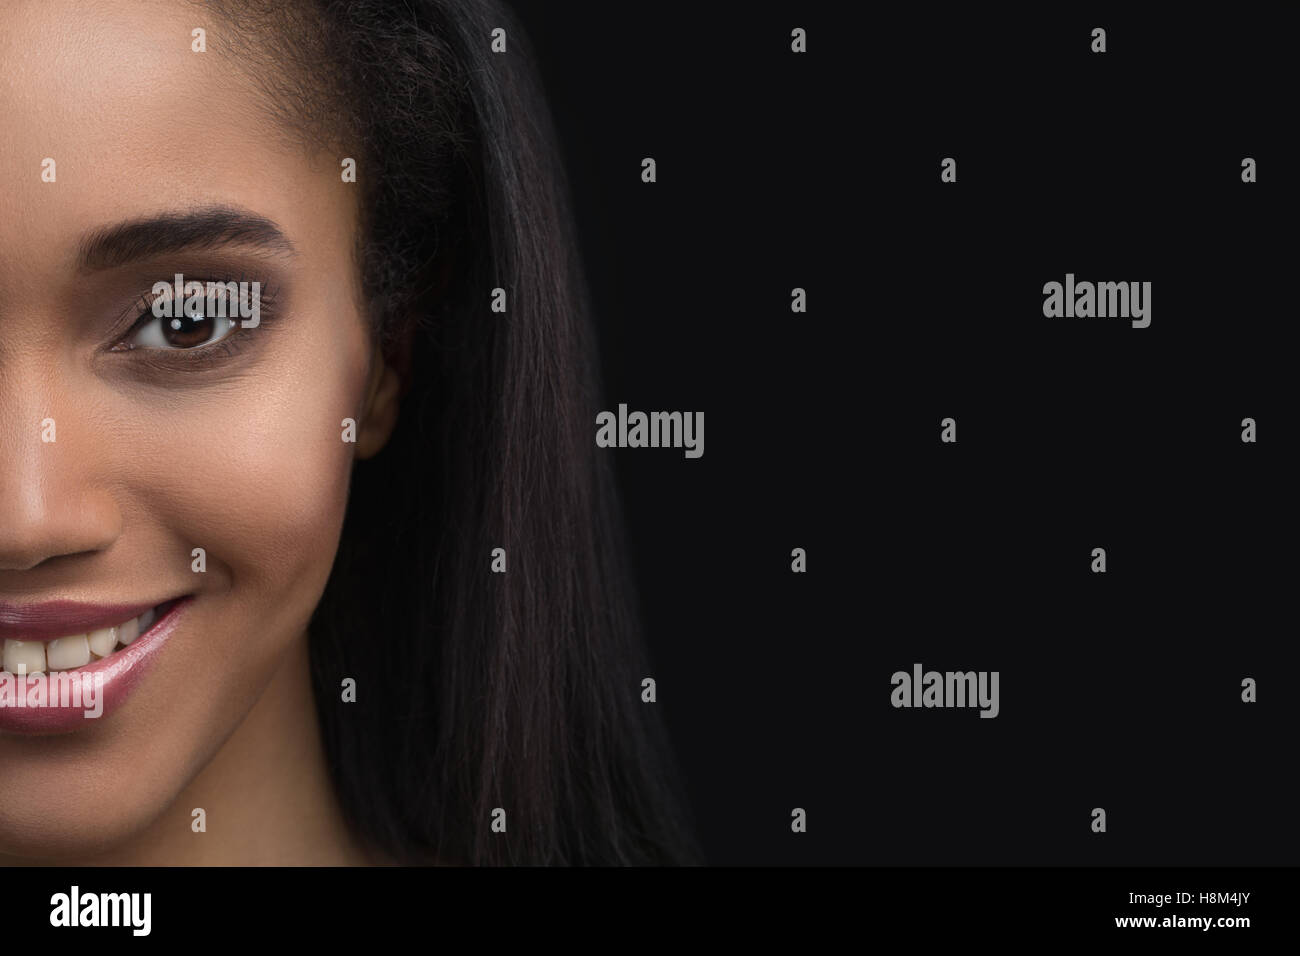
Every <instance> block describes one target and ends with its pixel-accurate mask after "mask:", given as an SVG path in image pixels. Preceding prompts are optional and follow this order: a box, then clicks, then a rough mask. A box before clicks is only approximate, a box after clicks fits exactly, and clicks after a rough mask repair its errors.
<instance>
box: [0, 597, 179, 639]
mask: <svg viewBox="0 0 1300 956" xmlns="http://www.w3.org/2000/svg"><path fill="white" fill-rule="evenodd" d="M160 603H163V602H151V603H140V604H86V603H82V602H80V601H47V602H46V603H44V604H6V603H4V602H3V601H0V638H5V639H9V640H29V641H31V640H35V641H39V640H52V639H54V638H57V637H68V636H70V635H74V634H86V633H88V632H90V631H94V630H98V629H99V628H103V627H113V626H114V625H117V624H122V623H125V622H126V621H129V620H131V618H134V617H139V616H140V615H141V614H143V613H144V612H145V611H148V610H150V609H151V608H155V607H157V606H158V604H160Z"/></svg>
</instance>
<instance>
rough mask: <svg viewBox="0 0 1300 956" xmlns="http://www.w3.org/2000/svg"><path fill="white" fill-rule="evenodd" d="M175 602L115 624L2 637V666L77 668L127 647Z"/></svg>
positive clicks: (19, 670) (13, 670)
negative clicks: (60, 633) (23, 637)
mask: <svg viewBox="0 0 1300 956" xmlns="http://www.w3.org/2000/svg"><path fill="white" fill-rule="evenodd" d="M175 603H176V602H175V601H167V602H165V603H163V604H159V605H156V606H154V607H150V608H149V609H147V610H145V611H143V612H142V613H140V614H138V615H136V616H133V617H130V618H128V619H127V620H124V621H120V622H119V623H117V624H112V625H109V626H108V627H96V628H93V629H88V630H86V631H84V632H82V633H77V634H65V635H64V636H62V637H53V638H48V639H41V638H39V637H33V638H31V639H28V640H16V639H13V638H5V642H4V668H3V669H4V670H6V671H8V672H9V673H10V674H24V673H26V674H43V673H49V672H53V671H72V670H77V669H78V668H81V667H85V666H86V665H87V664H90V663H91V662H92V661H100V660H104V659H105V658H107V657H111V656H113V655H114V654H116V653H117V652H118V651H120V650H123V649H124V648H127V647H130V646H131V645H132V644H133V643H135V641H136V639H137V638H139V637H141V636H143V635H145V634H147V633H148V632H149V629H150V628H152V627H153V626H154V624H155V623H156V622H157V621H158V619H159V618H160V617H162V616H163V615H165V614H166V613H167V611H169V610H170V609H171V606H172V605H173V604H175ZM109 613H113V612H111V611H110V612H109ZM53 626H61V625H59V624H55V625H53ZM6 630H10V629H9V628H7V629H6Z"/></svg>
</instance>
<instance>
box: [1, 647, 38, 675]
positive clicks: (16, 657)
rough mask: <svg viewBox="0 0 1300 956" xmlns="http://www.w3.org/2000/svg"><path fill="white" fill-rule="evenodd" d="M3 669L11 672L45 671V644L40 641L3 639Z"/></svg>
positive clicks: (33, 672) (35, 672)
mask: <svg viewBox="0 0 1300 956" xmlns="http://www.w3.org/2000/svg"><path fill="white" fill-rule="evenodd" d="M5 670H7V671H8V672H9V673H11V674H43V673H45V644H44V643H43V642H41V641H10V640H6V641H5Z"/></svg>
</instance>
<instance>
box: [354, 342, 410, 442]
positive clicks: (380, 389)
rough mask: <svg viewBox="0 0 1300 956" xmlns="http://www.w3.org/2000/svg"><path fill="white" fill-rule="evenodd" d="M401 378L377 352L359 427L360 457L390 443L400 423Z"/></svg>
mask: <svg viewBox="0 0 1300 956" xmlns="http://www.w3.org/2000/svg"><path fill="white" fill-rule="evenodd" d="M401 399H402V379H401V376H400V375H399V374H398V373H397V371H396V370H395V369H394V368H393V367H392V366H391V365H389V363H388V362H387V361H386V360H385V359H384V357H383V356H381V355H376V356H375V365H374V368H373V369H371V372H370V381H369V383H368V384H367V387H366V406H365V410H364V412H363V413H362V414H363V417H362V419H361V424H360V427H359V428H358V429H357V458H370V457H372V456H374V455H377V454H378V453H379V451H380V450H381V449H382V448H383V447H384V445H386V444H388V439H389V438H390V437H392V434H393V428H394V426H395V425H396V424H397V411H398V408H399V407H400V405H401Z"/></svg>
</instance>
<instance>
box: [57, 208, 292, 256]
mask: <svg viewBox="0 0 1300 956" xmlns="http://www.w3.org/2000/svg"><path fill="white" fill-rule="evenodd" d="M225 246H242V247H245V248H248V249H253V250H258V251H261V252H264V253H267V254H269V255H275V256H282V257H293V256H295V255H297V250H296V249H295V248H294V245H293V243H292V242H290V241H289V237H288V236H286V235H285V234H284V232H283V231H282V230H281V229H280V227H279V226H277V225H276V224H275V223H274V222H272V221H271V220H270V219H267V218H265V217H264V216H259V215H257V214H256V213H253V212H249V211H248V210H246V209H240V208H238V207H235V206H208V207H204V208H201V209H194V210H189V211H186V212H169V213H163V214H161V215H157V216H147V217H143V218H140V219H129V220H126V221H125V222H119V223H115V224H113V225H111V226H103V227H101V228H99V229H95V230H93V231H91V232H88V233H86V235H85V236H84V237H83V238H82V240H81V242H80V243H79V245H78V254H77V260H78V263H79V268H80V269H81V271H83V272H95V271H99V270H102V269H113V268H116V267H118V266H122V265H125V264H127V263H130V262H134V261H136V260H137V259H147V258H150V257H153V256H162V255H168V254H171V253H177V252H189V251H193V250H196V249H215V248H220V247H225Z"/></svg>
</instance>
